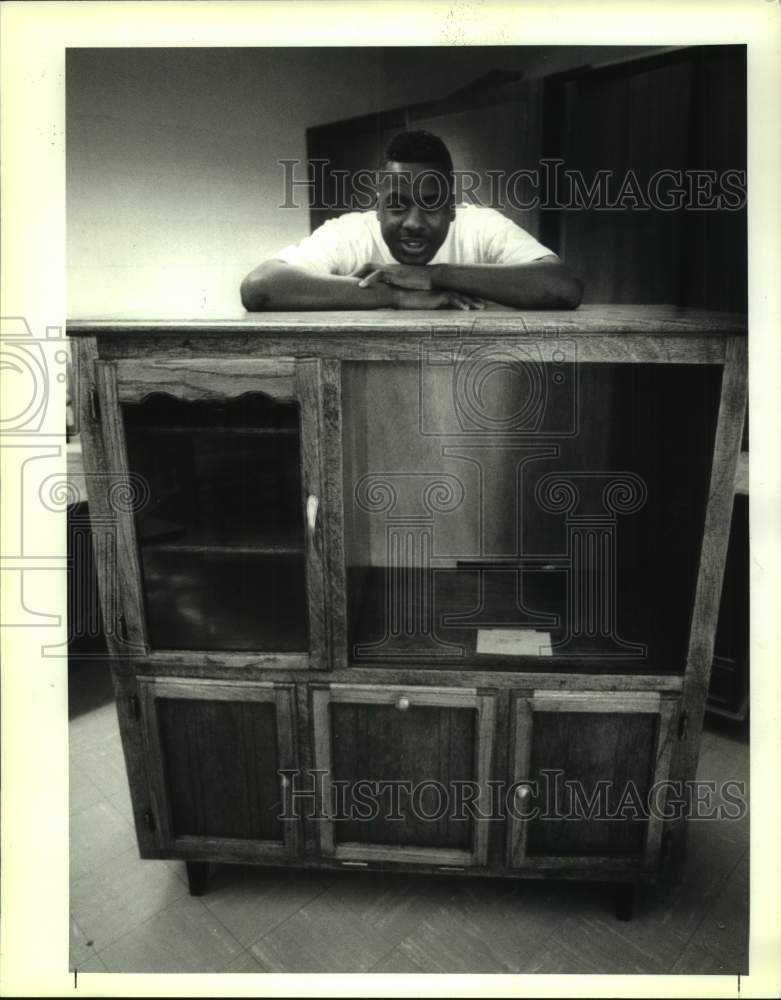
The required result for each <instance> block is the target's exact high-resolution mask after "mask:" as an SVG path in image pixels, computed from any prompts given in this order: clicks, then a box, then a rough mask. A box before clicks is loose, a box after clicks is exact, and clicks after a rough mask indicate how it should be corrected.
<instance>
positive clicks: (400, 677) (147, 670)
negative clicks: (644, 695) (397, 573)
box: [116, 652, 683, 692]
mask: <svg viewBox="0 0 781 1000" xmlns="http://www.w3.org/2000/svg"><path fill="white" fill-rule="evenodd" d="M307 659H308V657H306V656H305V655H304V656H298V655H296V654H291V655H290V658H288V657H287V656H274V655H268V656H265V655H258V656H255V655H253V654H246V655H244V654H240V653H238V654H220V653H218V654H215V655H211V654H198V653H196V654H193V656H192V657H191V658H189V657H188V655H187V653H186V652H175V653H173V654H172V655H171V656H168V655H167V654H163V653H150V654H149V655H147V656H145V657H138V658H135V659H130V660H128V661H126V662H125V663H117V664H116V669H117V670H120V671H138V672H139V673H141V674H146V675H148V676H165V675H170V676H176V677H188V676H189V677H203V678H213V679H214V680H220V679H228V678H230V679H234V680H273V681H284V680H290V675H289V673H288V671H290V670H295V679H296V680H297V681H299V682H300V683H307V682H313V681H316V680H318V679H322V672H321V671H312V670H308V669H307V663H306V661H307ZM328 676H329V678H330V679H332V680H333V681H334V683H337V684H352V683H358V684H369V685H374V686H377V685H384V684H395V685H397V686H404V685H408V686H415V685H421V686H428V687H430V686H431V682H432V680H436V681H437V683H438V685H441V686H443V687H449V688H475V689H476V688H477V687H478V686H479V687H486V688H493V689H495V690H503V691H507V690H517V689H519V688H522V689H524V690H530V689H534V688H545V689H548V690H555V689H557V688H559V689H560V690H563V691H605V692H621V691H625V690H637V691H643V690H649V691H670V692H679V691H680V690H681V689H682V687H683V678H681V677H680V676H677V675H673V674H646V675H642V674H637V675H631V674H628V675H624V674H612V675H611V674H589V673H561V674H559V673H556V674H552V673H550V674H546V673H541V672H529V673H519V672H508V671H503V672H502V673H498V672H495V671H491V670H484V671H479V670H468V671H463V672H460V671H457V670H434V669H418V670H416V669H410V668H404V667H385V666H378V667H372V668H370V669H365V670H359V669H357V668H348V669H346V670H343V671H333V672H331V673H329V675H328Z"/></svg>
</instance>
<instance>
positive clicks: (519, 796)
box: [515, 785, 531, 808]
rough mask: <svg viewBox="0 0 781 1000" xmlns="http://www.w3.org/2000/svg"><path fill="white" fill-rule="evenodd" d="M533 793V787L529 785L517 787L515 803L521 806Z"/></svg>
mask: <svg viewBox="0 0 781 1000" xmlns="http://www.w3.org/2000/svg"><path fill="white" fill-rule="evenodd" d="M530 794H531V789H530V788H529V786H528V785H521V786H520V787H519V788H516V789H515V804H516V805H517V806H518V807H519V808H520V806H522V805H523V804H524V802H526V800H527V799H528V798H529V795H530Z"/></svg>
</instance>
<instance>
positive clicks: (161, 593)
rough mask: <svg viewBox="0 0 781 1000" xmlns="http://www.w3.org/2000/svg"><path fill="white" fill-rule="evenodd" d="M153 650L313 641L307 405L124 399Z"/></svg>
mask: <svg viewBox="0 0 781 1000" xmlns="http://www.w3.org/2000/svg"><path fill="white" fill-rule="evenodd" d="M122 410H123V418H124V423H125V432H126V439H127V451H128V462H129V465H130V469H131V471H132V472H134V473H136V474H139V475H141V476H143V477H144V478H145V480H146V482H147V484H148V489H149V500H148V502H147V503H146V504H145V506H144V507H143V509H140V510H139V511H137V512H136V516H135V517H136V534H137V538H138V544H139V551H140V557H141V567H142V573H143V578H144V597H145V603H146V614H147V627H148V631H149V639H150V643H151V645H152V647H153V648H156V649H224V650H257V651H264V650H267V651H278V652H285V651H294V650H306V649H307V648H308V645H309V639H308V623H307V610H306V566H305V557H304V528H303V513H302V497H301V478H300V432H299V413H298V404H296V403H292V402H291V403H278V402H275V401H274V400H271V399H269V398H268V397H266V396H263V395H261V394H258V393H253V394H248V395H246V396H242V397H241V398H239V399H236V400H232V401H230V402H227V403H214V402H183V401H180V400H175V399H172V398H171V397H168V396H162V395H159V394H158V395H153V396H150V397H148V398H147V399H146V400H145V401H144V402H142V403H139V404H125V405H124V406H123V407H122Z"/></svg>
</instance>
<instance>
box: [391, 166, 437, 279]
mask: <svg viewBox="0 0 781 1000" xmlns="http://www.w3.org/2000/svg"><path fill="white" fill-rule="evenodd" d="M377 218H378V219H379V220H380V231H381V232H382V238H383V239H384V240H385V243H386V245H387V247H388V249H389V250H390V252H391V253H392V254H393V256H394V257H395V259H396V260H397V261H398V262H399V263H400V264H428V262H429V261H430V260H431V258H432V257H433V256H434V254H435V253H436V252H437V250H439V248H440V247H441V246H442V244H443V243H444V242H445V237H446V236H447V231H448V229H449V228H450V223H451V222H452V221H453V219H454V218H455V207H454V205H453V198H452V192H451V190H450V186H449V182H448V179H447V178H446V177H445V176H444V175H443V173H442V171H441V169H438V168H437V167H435V166H433V165H432V164H430V163H395V162H389V163H386V164H385V170H384V173H383V176H382V178H381V180H380V184H379V188H378V203H377Z"/></svg>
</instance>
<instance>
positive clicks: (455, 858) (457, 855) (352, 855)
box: [334, 841, 475, 868]
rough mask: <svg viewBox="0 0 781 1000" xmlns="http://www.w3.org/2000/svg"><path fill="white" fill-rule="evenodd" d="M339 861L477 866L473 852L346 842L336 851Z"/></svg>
mask: <svg viewBox="0 0 781 1000" xmlns="http://www.w3.org/2000/svg"><path fill="white" fill-rule="evenodd" d="M334 857H335V858H336V859H337V860H339V861H359V862H360V861H366V862H374V863H376V862H377V861H396V862H401V863H404V864H413V865H428V866H436V867H439V866H441V865H446V866H448V867H451V868H452V867H458V868H468V867H471V866H472V865H474V864H475V861H474V855H473V853H472V852H471V851H457V850H456V851H449V850H446V849H445V848H441V847H410V846H406V845H401V846H396V847H392V846H387V845H379V844H360V843H352V842H350V841H345V842H343V843H341V844H339V845H338V846H337V848H336V850H335V851H334Z"/></svg>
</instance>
